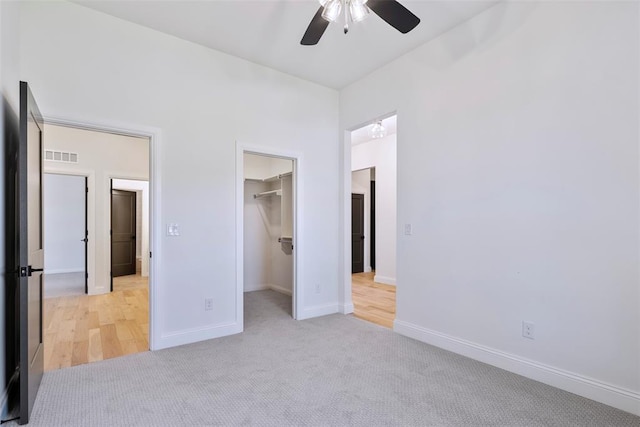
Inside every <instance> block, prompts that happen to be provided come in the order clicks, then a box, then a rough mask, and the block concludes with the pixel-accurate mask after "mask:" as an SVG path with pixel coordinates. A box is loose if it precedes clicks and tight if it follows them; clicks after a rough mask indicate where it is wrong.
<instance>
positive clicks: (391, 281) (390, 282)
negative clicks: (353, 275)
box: [373, 274, 396, 286]
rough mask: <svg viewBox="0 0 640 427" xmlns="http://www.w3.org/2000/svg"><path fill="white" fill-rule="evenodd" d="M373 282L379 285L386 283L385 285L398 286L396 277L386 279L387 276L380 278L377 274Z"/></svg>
mask: <svg viewBox="0 0 640 427" xmlns="http://www.w3.org/2000/svg"><path fill="white" fill-rule="evenodd" d="M373 281H374V282H378V283H384V284H385V285H391V286H395V285H396V278H395V277H386V276H378V275H377V274H376V275H374V276H373Z"/></svg>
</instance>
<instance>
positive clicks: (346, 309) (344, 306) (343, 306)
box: [339, 302, 353, 314]
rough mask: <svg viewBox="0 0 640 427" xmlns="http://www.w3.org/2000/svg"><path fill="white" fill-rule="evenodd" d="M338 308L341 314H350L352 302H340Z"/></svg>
mask: <svg viewBox="0 0 640 427" xmlns="http://www.w3.org/2000/svg"><path fill="white" fill-rule="evenodd" d="M339 309H340V313H341V314H351V313H353V303H351V302H350V303H348V304H341V305H340V307H339Z"/></svg>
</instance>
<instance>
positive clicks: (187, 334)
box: [154, 322, 242, 350]
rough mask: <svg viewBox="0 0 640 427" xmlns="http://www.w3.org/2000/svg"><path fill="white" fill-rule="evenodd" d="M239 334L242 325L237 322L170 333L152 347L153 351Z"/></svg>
mask: <svg viewBox="0 0 640 427" xmlns="http://www.w3.org/2000/svg"><path fill="white" fill-rule="evenodd" d="M240 332H242V325H241V324H239V323H237V322H232V323H223V324H220V325H212V326H204V327H201V328H193V329H186V330H184V331H178V332H171V333H168V334H163V335H162V336H161V337H160V339H159V340H158V342H156V343H155V345H154V347H155V348H154V350H162V349H163V348H170V347H177V346H179V345H185V344H192V343H195V342H199V341H206V340H211V339H214V338H220V337H225V336H227V335H233V334H239V333H240Z"/></svg>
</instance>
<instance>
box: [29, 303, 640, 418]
mask: <svg viewBox="0 0 640 427" xmlns="http://www.w3.org/2000/svg"><path fill="white" fill-rule="evenodd" d="M245 311H246V323H245V332H244V333H243V334H239V335H235V336H231V337H225V338H220V339H216V340H210V341H206V342H201V343H197V344H191V345H186V346H182V347H178V348H172V349H168V350H162V351H157V352H147V353H139V354H135V355H131V356H125V357H121V358H119V359H112V360H108V361H103V362H97V363H93V364H89V365H83V366H76V367H72V368H66V369H62V370H59V371H52V372H47V373H45V376H44V379H43V382H42V386H41V388H40V393H39V395H38V398H37V401H36V404H35V407H34V411H33V415H32V419H31V423H30V424H31V425H33V426H57V425H77V426H131V425H144V426H165V425H170V426H179V425H259V426H294V425H295V426H302V425H311V426H320V425H322V426H325V425H340V426H342V425H359V426H373V425H398V426H411V425H422V426H425V425H428V426H463V425H467V426H480V425H481V426H490V425H499V426H537V425H544V426H556V425H557V426H607V425H608V426H639V425H640V418H639V417H635V416H633V415H630V414H628V413H625V412H622V411H619V410H616V409H613V408H610V407H608V406H605V405H601V404H599V403H596V402H593V401H591V400H588V399H584V398H581V397H578V396H576V395H573V394H570V393H567V392H563V391H560V390H558V389H555V388H553V387H549V386H546V385H544V384H541V383H538V382H535V381H531V380H528V379H526V378H523V377H520V376H518V375H515V374H511V373H509V372H506V371H503V370H500V369H497V368H494V367H491V366H488V365H485V364H483V363H480V362H476V361H473V360H470V359H467V358H465V357H462V356H458V355H455V354H453V353H450V352H447V351H444V350H440V349H437V348H435V347H431V346H429V345H425V344H423V343H420V342H418V341H414V340H412V339H409V338H405V337H402V336H400V335H397V334H394V333H393V332H391V331H390V330H387V329H384V328H382V327H378V326H375V325H373V324H370V323H367V322H365V321H362V320H359V319H356V318H354V317H351V316H344V315H332V316H325V317H322V318H318V319H311V320H306V321H295V320H293V319H291V317H290V316H289V313H290V311H291V307H290V297H287V296H284V295H281V294H278V293H275V292H273V291H260V292H252V293H248V294H245Z"/></svg>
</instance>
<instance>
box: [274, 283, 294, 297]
mask: <svg viewBox="0 0 640 427" xmlns="http://www.w3.org/2000/svg"><path fill="white" fill-rule="evenodd" d="M269 289H271V290H272V291H276V292H280V293H281V294H285V295H289V296H291V295H293V292H292V291H291V289H287V288H283V287H282V286H278V285H269Z"/></svg>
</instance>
